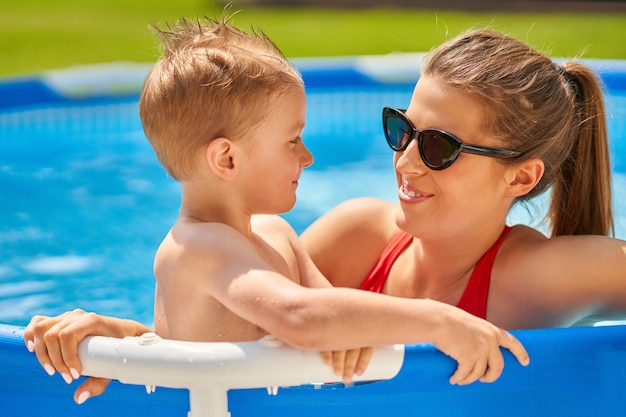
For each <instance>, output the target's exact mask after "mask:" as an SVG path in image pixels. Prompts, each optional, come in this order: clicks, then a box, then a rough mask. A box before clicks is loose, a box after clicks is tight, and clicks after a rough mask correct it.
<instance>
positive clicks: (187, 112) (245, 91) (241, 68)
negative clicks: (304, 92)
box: [139, 18, 304, 181]
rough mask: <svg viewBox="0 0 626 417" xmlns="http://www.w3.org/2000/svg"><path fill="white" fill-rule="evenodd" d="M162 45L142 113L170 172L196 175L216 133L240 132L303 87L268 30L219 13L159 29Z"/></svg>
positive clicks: (237, 134) (240, 134)
mask: <svg viewBox="0 0 626 417" xmlns="http://www.w3.org/2000/svg"><path fill="white" fill-rule="evenodd" d="M153 29H154V30H155V32H156V34H157V35H158V37H159V38H160V39H161V42H162V44H163V47H164V52H163V56H162V57H161V58H160V59H159V60H158V61H157V63H156V64H155V66H154V67H153V68H152V70H151V71H150V73H149V74H148V76H147V78H146V81H145V82H144V86H143V90H142V92H141V98H140V101H139V115H140V117H141V122H142V125H143V129H144V132H145V135H146V137H147V138H148V141H149V142H150V144H151V145H152V147H153V148H154V151H155V153H156V155H157V157H158V158H159V161H160V162H161V164H162V165H163V167H164V168H165V169H166V170H167V172H168V173H169V175H171V176H172V178H174V179H176V180H178V181H182V180H188V179H191V178H193V177H194V174H195V168H194V161H196V158H197V152H198V151H199V150H200V149H201V148H202V147H203V146H204V145H206V144H207V143H209V142H210V141H211V140H213V139H215V138H217V137H227V138H229V139H232V140H237V139H240V138H242V137H243V135H244V134H245V133H246V132H247V131H250V129H252V128H254V127H255V126H256V125H257V124H258V123H260V122H261V120H262V119H263V118H264V117H265V116H266V115H267V112H268V108H269V106H268V103H269V102H270V100H271V99H272V98H274V97H276V95H277V94H281V93H283V92H285V91H286V90H288V89H291V88H294V87H295V88H299V89H303V88H304V85H303V82H302V77H301V75H300V73H299V72H298V70H297V69H296V68H295V67H294V66H293V64H291V63H290V62H289V61H288V60H287V59H286V58H285V57H284V55H283V54H282V52H281V51H280V49H278V47H277V46H276V45H275V44H274V43H273V42H272V41H271V40H270V39H269V38H268V37H267V36H266V35H265V34H264V33H263V32H257V31H254V30H252V31H251V33H246V32H244V31H242V30H240V29H238V28H236V27H234V26H232V25H230V24H229V22H228V18H222V20H221V21H217V20H213V19H209V18H203V19H199V20H198V21H195V22H194V21H190V20H187V19H182V20H179V21H178V22H177V23H176V24H174V25H167V26H166V27H165V28H163V29H161V28H159V27H157V26H156V25H153Z"/></svg>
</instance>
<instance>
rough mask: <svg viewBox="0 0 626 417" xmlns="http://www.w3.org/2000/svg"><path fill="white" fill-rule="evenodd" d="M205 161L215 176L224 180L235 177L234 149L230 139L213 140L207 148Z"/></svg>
mask: <svg viewBox="0 0 626 417" xmlns="http://www.w3.org/2000/svg"><path fill="white" fill-rule="evenodd" d="M205 160H206V163H207V165H208V166H209V169H210V170H211V171H212V172H213V174H215V175H216V176H218V177H220V178H222V179H223V180H225V181H230V180H232V179H233V178H234V177H235V163H234V147H233V143H232V142H231V141H230V140H229V139H227V138H216V139H213V140H212V141H211V142H210V143H209V144H208V145H207V147H206V151H205Z"/></svg>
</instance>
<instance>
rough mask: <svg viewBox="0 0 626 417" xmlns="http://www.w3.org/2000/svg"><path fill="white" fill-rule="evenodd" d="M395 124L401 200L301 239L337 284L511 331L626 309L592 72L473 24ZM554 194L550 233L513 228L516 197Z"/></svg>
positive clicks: (622, 251) (321, 226)
mask: <svg viewBox="0 0 626 417" xmlns="http://www.w3.org/2000/svg"><path fill="white" fill-rule="evenodd" d="M383 124H384V128H385V136H386V138H387V141H388V143H389V145H390V146H391V147H392V149H393V150H394V151H395V154H394V164H395V168H396V177H397V182H398V186H399V188H398V198H399V204H393V203H390V202H386V201H380V200H376V199H372V198H362V199H356V200H352V201H348V202H345V203H343V204H341V205H339V206H338V207H336V208H335V209H333V210H331V211H330V212H329V213H327V214H326V215H324V216H322V217H321V218H320V219H319V220H317V221H316V222H315V223H314V224H312V225H311V226H310V227H309V228H308V229H307V230H306V231H305V232H304V233H303V235H302V241H303V243H304V245H305V248H306V249H307V251H308V252H309V254H310V255H311V256H312V258H313V260H314V262H315V263H316V264H317V266H318V267H319V268H320V270H321V272H322V273H323V274H324V275H325V276H326V277H328V279H329V280H330V281H331V282H332V283H333V285H335V286H346V287H354V288H362V289H368V290H372V291H378V292H383V293H386V294H391V295H396V296H401V297H416V298H432V299H435V300H439V301H444V302H447V303H450V304H453V305H457V306H459V307H461V308H463V309H465V310H467V311H469V312H471V313H473V314H475V315H477V316H479V317H482V318H486V319H487V320H489V321H491V322H493V323H494V324H496V325H498V326H501V327H503V328H507V329H521V328H533V327H552V326H563V325H569V324H571V323H573V322H574V321H576V320H577V319H579V318H580V317H581V316H583V315H587V314H590V313H608V312H611V311H614V310H618V311H622V312H623V311H626V242H624V241H622V240H618V239H613V238H609V237H607V235H608V234H609V233H610V232H611V231H612V228H613V218H612V211H611V188H610V184H611V178H610V162H609V151H608V139H607V126H606V118H605V112H604V103H603V97H602V91H601V87H600V85H599V84H598V81H597V79H596V77H595V75H594V73H593V72H592V71H591V70H590V69H588V68H587V67H585V66H583V65H581V64H578V63H565V64H564V65H563V66H561V65H557V64H555V63H553V62H552V60H550V59H549V58H548V57H547V56H545V55H543V54H541V53H539V52H537V51H534V50H533V49H531V48H530V47H529V46H527V45H525V44H523V43H522V42H519V41H517V40H515V39H512V38H510V37H508V36H506V35H503V34H500V33H497V32H494V31H490V30H474V31H470V32H467V33H465V34H462V35H460V36H458V37H456V38H454V39H452V40H450V41H448V42H446V43H445V44H443V45H441V46H440V47H438V48H436V49H435V50H433V51H432V52H431V53H430V54H429V55H428V56H427V57H426V59H425V62H424V64H423V67H422V69H421V74H420V79H419V81H418V83H417V85H416V87H415V90H414V93H413V96H412V98H411V102H410V104H409V106H408V109H407V110H406V111H404V110H398V109H391V108H386V109H385V110H384V111H383ZM457 138H458V139H457ZM467 144H472V145H478V146H468V145H467ZM548 190H549V191H550V192H551V193H552V195H551V204H550V207H549V213H548V216H549V220H550V224H551V229H552V236H551V237H550V238H548V237H546V236H544V235H543V234H542V233H540V232H538V231H537V230H535V229H532V228H530V227H527V226H522V225H517V226H514V227H512V228H509V227H508V226H506V217H507V214H508V212H509V210H510V208H511V206H512V205H513V204H515V203H517V202H522V201H525V200H528V199H530V198H532V197H534V196H536V195H538V194H541V193H542V192H544V191H546V192H547V191H548ZM381 254H382V255H381Z"/></svg>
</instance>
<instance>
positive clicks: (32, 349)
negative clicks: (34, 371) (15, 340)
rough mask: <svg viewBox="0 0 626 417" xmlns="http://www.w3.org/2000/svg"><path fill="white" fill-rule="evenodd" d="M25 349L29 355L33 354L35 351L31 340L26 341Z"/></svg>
mask: <svg viewBox="0 0 626 417" xmlns="http://www.w3.org/2000/svg"><path fill="white" fill-rule="evenodd" d="M26 349H28V351H29V352H30V353H33V352H34V351H35V343H34V342H33V341H32V340H29V341H27V342H26Z"/></svg>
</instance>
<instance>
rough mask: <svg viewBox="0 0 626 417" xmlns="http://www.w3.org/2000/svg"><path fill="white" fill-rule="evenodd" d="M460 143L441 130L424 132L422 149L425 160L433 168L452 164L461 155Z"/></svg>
mask: <svg viewBox="0 0 626 417" xmlns="http://www.w3.org/2000/svg"><path fill="white" fill-rule="evenodd" d="M459 150H460V144H459V143H457V142H456V141H455V140H454V139H452V138H448V137H446V136H445V135H443V134H441V133H439V132H429V131H424V132H422V140H421V149H420V151H421V152H422V157H423V158H424V160H425V162H426V163H427V164H428V165H430V166H431V168H433V169H442V168H446V167H448V166H450V165H451V164H452V162H454V161H455V160H456V158H457V156H458V155H459Z"/></svg>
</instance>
